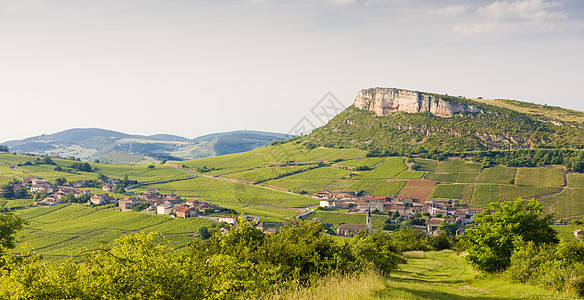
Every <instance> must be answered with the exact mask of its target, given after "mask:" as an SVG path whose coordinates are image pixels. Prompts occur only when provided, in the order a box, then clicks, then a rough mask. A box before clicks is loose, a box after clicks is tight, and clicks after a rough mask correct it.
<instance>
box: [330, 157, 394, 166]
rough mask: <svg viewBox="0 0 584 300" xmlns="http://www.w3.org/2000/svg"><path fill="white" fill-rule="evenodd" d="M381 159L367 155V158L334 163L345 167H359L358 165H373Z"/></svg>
mask: <svg viewBox="0 0 584 300" xmlns="http://www.w3.org/2000/svg"><path fill="white" fill-rule="evenodd" d="M381 161H383V158H378V157H367V158H359V159H351V160H345V161H341V162H338V163H336V164H337V165H340V166H347V167H360V166H366V167H373V166H375V165H376V164H378V163H380V162H381Z"/></svg>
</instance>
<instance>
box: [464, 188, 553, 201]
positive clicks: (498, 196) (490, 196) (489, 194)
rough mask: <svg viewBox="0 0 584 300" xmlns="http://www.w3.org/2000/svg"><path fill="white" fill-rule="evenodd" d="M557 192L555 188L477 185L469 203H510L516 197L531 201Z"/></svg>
mask: <svg viewBox="0 0 584 300" xmlns="http://www.w3.org/2000/svg"><path fill="white" fill-rule="evenodd" d="M558 190H559V189H558V188H557V187H533V186H520V187H518V186H511V185H496V184H477V185H475V187H474V191H473V196H472V201H471V203H472V204H473V205H476V206H485V205H487V204H489V203H490V202H500V201H511V200H513V199H515V198H518V197H521V198H523V199H531V198H533V197H535V196H541V195H547V194H552V193H555V192H557V191H558Z"/></svg>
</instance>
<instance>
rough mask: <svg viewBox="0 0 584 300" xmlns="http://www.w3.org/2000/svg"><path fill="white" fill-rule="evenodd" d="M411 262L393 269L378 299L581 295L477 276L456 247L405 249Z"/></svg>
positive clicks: (523, 297)
mask: <svg viewBox="0 0 584 300" xmlns="http://www.w3.org/2000/svg"><path fill="white" fill-rule="evenodd" d="M406 257H408V263H407V264H404V265H401V269H400V270H398V271H396V272H394V273H392V274H391V276H390V278H389V279H387V281H386V287H385V289H383V290H381V291H378V292H377V295H376V296H377V297H378V298H379V299H477V300H478V299H579V298H576V297H570V296H563V295H557V294H555V293H553V292H549V291H547V290H545V289H543V288H540V287H535V286H530V285H525V284H518V283H511V282H508V281H503V280H500V279H497V278H485V279H476V278H475V277H474V275H473V271H472V269H471V267H470V266H469V265H468V264H466V263H465V261H464V258H462V257H460V256H458V255H457V253H456V252H455V251H452V250H444V251H439V252H425V253H424V252H413V253H412V252H411V253H406Z"/></svg>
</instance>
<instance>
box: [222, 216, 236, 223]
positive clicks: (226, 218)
mask: <svg viewBox="0 0 584 300" xmlns="http://www.w3.org/2000/svg"><path fill="white" fill-rule="evenodd" d="M219 222H225V223H227V224H232V225H235V223H237V217H233V216H220V217H219Z"/></svg>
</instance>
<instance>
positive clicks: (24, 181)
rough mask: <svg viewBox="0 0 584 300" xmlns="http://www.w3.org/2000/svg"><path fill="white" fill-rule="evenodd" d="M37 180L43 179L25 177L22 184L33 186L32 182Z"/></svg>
mask: <svg viewBox="0 0 584 300" xmlns="http://www.w3.org/2000/svg"><path fill="white" fill-rule="evenodd" d="M35 179H42V178H41V177H23V178H22V184H23V185H31V184H32V181H33V180H35Z"/></svg>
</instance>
